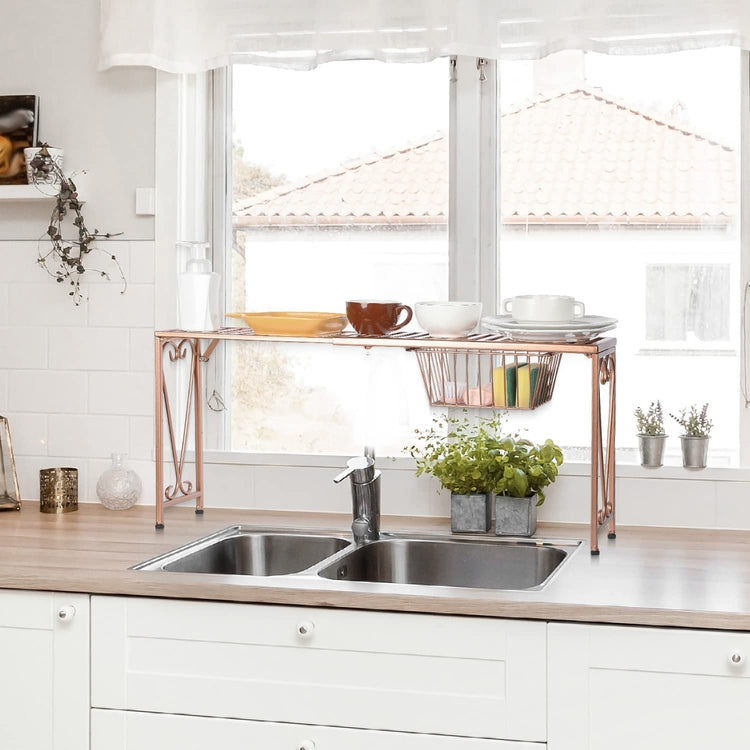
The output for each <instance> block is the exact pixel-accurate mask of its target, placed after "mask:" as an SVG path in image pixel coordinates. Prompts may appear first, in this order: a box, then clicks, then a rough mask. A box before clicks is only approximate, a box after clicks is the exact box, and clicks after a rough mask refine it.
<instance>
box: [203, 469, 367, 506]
mask: <svg viewBox="0 0 750 750" xmlns="http://www.w3.org/2000/svg"><path fill="white" fill-rule="evenodd" d="M224 468H227V467H224ZM334 476H335V472H334V474H331V470H330V469H327V468H318V467H315V468H302V467H298V466H289V467H287V468H285V469H284V470H283V471H281V472H280V471H279V470H278V467H273V466H256V467H255V471H254V482H253V497H252V505H251V507H253V508H267V509H275V510H299V511H307V510H313V511H314V510H323V509H325V510H328V511H332V512H334V513H347V512H351V508H352V496H351V490H350V489H349V487H348V486H346V484H345V483H344V482H342V483H341V484H338V485H335V484H334V483H333V477H334ZM206 487H207V494H206V497H209V495H208V482H207V483H206ZM240 494H241V493H238V492H235V493H233V496H232V495H230V493H228V492H226V490H225V492H224V496H222V497H221V498H216V501H215V502H217V503H218V502H222V503H223V502H224V501H225V500H228V501H230V502H232V505H234V502H236V501H237V500H239V499H240V497H239V495H240ZM211 497H215V495H211ZM212 502H214V501H213V500H212ZM230 507H232V506H230ZM235 507H236V506H235Z"/></svg>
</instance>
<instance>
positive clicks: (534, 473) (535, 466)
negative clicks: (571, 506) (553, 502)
mask: <svg viewBox="0 0 750 750" xmlns="http://www.w3.org/2000/svg"><path fill="white" fill-rule="evenodd" d="M501 449H502V452H501V453H500V454H499V455H498V456H497V457H496V459H495V460H496V463H497V464H498V475H497V479H496V480H495V483H494V486H493V491H494V492H496V493H497V494H501V493H504V494H506V495H510V496H511V497H529V495H533V494H534V493H536V494H537V496H538V497H539V500H538V501H537V505H541V504H542V503H543V502H544V501H545V499H546V495H545V493H544V488H545V487H547V486H548V485H550V484H552V482H554V481H555V480H556V479H557V474H558V470H559V467H560V466H561V465H562V462H563V454H562V450H561V449H560V447H559V446H558V445H555V443H553V442H552V441H551V440H545V441H544V443H542V445H536V444H535V443H532V442H531V440H526V439H518V438H515V437H510V436H509V437H506V438H505V439H504V440H503V441H502V442H501Z"/></svg>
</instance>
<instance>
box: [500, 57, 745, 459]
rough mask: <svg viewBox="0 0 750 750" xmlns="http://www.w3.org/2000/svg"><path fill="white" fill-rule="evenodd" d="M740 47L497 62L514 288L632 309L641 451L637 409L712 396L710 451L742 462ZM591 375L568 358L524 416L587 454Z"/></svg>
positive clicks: (672, 447) (628, 379) (627, 422)
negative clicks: (543, 397) (541, 402)
mask: <svg viewBox="0 0 750 750" xmlns="http://www.w3.org/2000/svg"><path fill="white" fill-rule="evenodd" d="M739 54H740V53H739V51H737V50H733V49H723V48H720V49H710V50H699V51H691V52H682V53H675V54H671V55H651V56H643V57H631V56H622V57H616V56H612V57H609V56H605V55H598V54H594V53H582V52H563V53H559V54H556V55H551V56H550V57H548V58H546V59H545V60H541V61H538V62H507V63H506V62H503V63H501V64H500V85H499V93H500V108H501V113H500V144H501V145H500V149H501V155H500V175H501V192H502V195H501V222H502V231H501V235H500V243H499V247H500V249H499V253H500V289H501V298H503V299H504V298H506V297H511V296H514V295H517V294H532V293H542V294H569V295H572V296H574V297H575V298H576V299H578V300H581V301H583V302H584V303H585V305H586V313H587V314H591V315H602V316H608V317H615V318H618V319H619V324H618V327H617V330H616V331H614V332H613V334H611V335H615V336H616V337H617V340H618V348H617V373H618V377H617V391H618V392H617V404H618V415H617V420H618V422H617V445H618V453H619V455H618V458H619V459H620V460H626V461H628V460H630V461H637V460H638V458H637V455H638V454H637V441H636V435H635V433H636V428H635V420H634V418H633V409H634V408H635V407H636V406H637V405H642V406H647V405H648V403H649V402H650V401H652V400H657V399H659V400H661V402H662V404H663V407H664V411H665V413H666V412H670V411H671V412H678V411H679V410H680V409H682V408H683V407H685V406H687V405H689V404H692V403H695V404H698V405H702V404H703V403H705V402H709V404H710V407H709V409H710V412H709V413H710V416H711V417H712V418H713V420H714V424H715V426H714V431H713V433H712V435H713V439H712V440H711V444H710V445H711V451H712V454H713V457H712V463H713V464H714V465H721V464H731V463H736V462H737V460H738V455H739V450H738V436H739V409H738V398H737V390H738V382H739V320H740V314H739V311H740V301H739V289H740V275H739V274H740V239H739V237H740V227H739V200H738V196H739V189H738V185H739V177H738V176H739V167H738V159H739V133H740V125H741V116H740V78H739V74H740V65H739ZM589 382H590V373H589V368H588V362H587V361H586V360H585V359H584V358H580V361H579V360H578V359H577V358H575V357H570V356H568V357H566V358H564V359H563V364H562V366H561V368H560V375H559V378H558V383H557V388H556V394H555V397H554V398H553V400H552V402H551V403H550V405H549V406H545V407H543V408H542V409H539V410H538V412H536V413H534V414H528V413H519V414H515V415H514V420H516V421H517V422H518V423H519V424H522V425H524V426H528V427H529V428H530V429H531V430H533V431H534V432H535V433H536V432H537V431H538V433H539V435H536V437H542V436H547V435H548V436H549V437H552V438H553V439H555V440H556V441H557V442H558V443H560V444H561V445H565V446H568V447H569V451H568V455H569V456H570V457H571V458H572V457H575V456H580V457H585V456H587V454H588V446H589V445H590V431H589V429H590V428H589V421H588V414H589V395H588V394H589ZM665 428H666V431H667V433H669V434H670V435H672V436H673V437H672V438H671V439H670V440H669V441H668V443H667V445H668V453H669V454H671V455H670V456H668V459H671V461H670V462H672V463H679V441H678V440H677V435H679V432H680V428H679V426H678V425H677V424H676V423H675V422H673V421H672V420H671V419H669V418H667V423H666V424H665Z"/></svg>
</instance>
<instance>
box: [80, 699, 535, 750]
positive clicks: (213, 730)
mask: <svg viewBox="0 0 750 750" xmlns="http://www.w3.org/2000/svg"><path fill="white" fill-rule="evenodd" d="M210 747H220V748H240V747H247V748H262V749H263V750H352V748H356V750H544V748H545V745H543V744H540V743H536V742H534V743H531V742H508V741H505V740H480V739H467V738H465V737H437V736H435V735H427V734H406V733H402V732H378V731H374V730H371V729H339V728H335V727H320V726H309V725H304V724H276V723H273V722H266V721H239V720H236V719H213V718H205V717H197V716H174V715H171V714H149V713H138V712H134V711H101V710H96V709H95V710H93V711H92V712H91V750H206V748H210Z"/></svg>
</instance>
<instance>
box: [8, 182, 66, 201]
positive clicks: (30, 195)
mask: <svg viewBox="0 0 750 750" xmlns="http://www.w3.org/2000/svg"><path fill="white" fill-rule="evenodd" d="M43 189H44V188H41V189H40V188H38V187H37V186H36V185H0V201H50V200H54V199H55V195H56V194H55V193H52V194H51V195H46V194H45V193H43V192H42V190H43Z"/></svg>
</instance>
